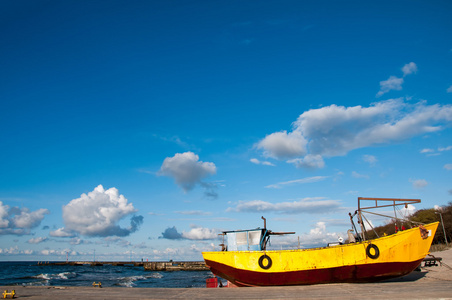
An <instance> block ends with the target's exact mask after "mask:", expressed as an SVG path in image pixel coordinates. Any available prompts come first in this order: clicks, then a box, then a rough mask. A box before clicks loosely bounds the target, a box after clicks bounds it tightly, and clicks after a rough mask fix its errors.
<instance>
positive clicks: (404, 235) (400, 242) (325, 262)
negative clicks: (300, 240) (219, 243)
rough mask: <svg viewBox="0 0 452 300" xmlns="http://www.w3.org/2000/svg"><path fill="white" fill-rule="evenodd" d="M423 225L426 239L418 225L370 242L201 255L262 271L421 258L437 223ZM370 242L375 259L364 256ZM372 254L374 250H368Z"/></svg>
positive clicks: (244, 268)
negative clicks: (266, 264)
mask: <svg viewBox="0 0 452 300" xmlns="http://www.w3.org/2000/svg"><path fill="white" fill-rule="evenodd" d="M424 227H425V228H426V229H427V230H431V234H430V236H429V237H428V238H426V239H422V237H421V234H420V230H419V228H418V227H415V228H412V229H408V230H404V231H399V232H398V233H396V234H393V235H388V236H384V237H381V238H378V239H374V240H370V241H365V242H360V243H352V244H345V245H339V246H333V247H325V248H314V249H303V250H277V251H216V252H203V253H202V255H203V257H204V259H205V260H210V261H214V262H218V263H221V264H224V265H228V266H230V267H233V268H236V269H241V270H248V271H255V272H263V273H267V272H269V273H272V272H289V271H302V270H312V269H327V268H335V267H342V266H350V265H362V264H370V263H388V262H389V263H390V262H413V261H417V260H421V259H423V258H424V257H425V256H426V255H427V254H428V253H429V249H430V245H431V243H432V240H433V237H434V236H435V232H436V229H437V227H438V222H436V223H431V224H428V225H425V226H424ZM369 244H374V245H376V246H377V247H378V249H379V251H380V255H379V257H378V258H376V259H372V258H370V257H368V256H367V254H366V247H367V246H368V245H369ZM264 253H265V254H266V255H268V256H269V257H270V258H271V259H272V261H273V264H272V267H271V268H269V269H267V270H264V269H262V268H261V267H260V266H259V263H258V261H259V258H260V257H261V256H262V255H263V254H264ZM371 254H374V252H373V251H371Z"/></svg>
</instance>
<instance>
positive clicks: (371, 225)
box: [363, 214, 380, 237]
mask: <svg viewBox="0 0 452 300" xmlns="http://www.w3.org/2000/svg"><path fill="white" fill-rule="evenodd" d="M363 217H364V220H366V222H367V224H369V226H370V228H372V230H373V231H374V233H375V235H376V236H377V237H380V236H379V235H378V233H377V232H376V231H375V228H374V227H373V226H372V224H370V222H369V220H367V218H366V216H365V215H364V214H363Z"/></svg>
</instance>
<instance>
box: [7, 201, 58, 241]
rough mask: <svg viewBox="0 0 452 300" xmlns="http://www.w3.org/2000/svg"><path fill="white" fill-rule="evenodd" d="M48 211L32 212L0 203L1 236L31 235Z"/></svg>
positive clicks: (41, 209) (42, 209) (24, 208)
mask: <svg viewBox="0 0 452 300" xmlns="http://www.w3.org/2000/svg"><path fill="white" fill-rule="evenodd" d="M49 213H50V212H49V210H48V209H44V208H40V209H38V210H35V211H30V210H29V209H28V208H26V207H23V208H19V207H10V206H8V205H4V204H3V202H2V201H0V234H16V235H23V234H30V230H31V229H33V228H36V227H37V226H39V225H40V224H41V221H42V220H43V219H44V216H45V215H47V214H49Z"/></svg>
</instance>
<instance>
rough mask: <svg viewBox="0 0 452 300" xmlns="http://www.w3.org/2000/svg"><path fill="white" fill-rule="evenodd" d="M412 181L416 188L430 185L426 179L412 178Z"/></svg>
mask: <svg viewBox="0 0 452 300" xmlns="http://www.w3.org/2000/svg"><path fill="white" fill-rule="evenodd" d="M410 182H411V183H413V187H414V188H416V189H421V188H424V187H426V186H427V185H428V182H427V180H425V179H410Z"/></svg>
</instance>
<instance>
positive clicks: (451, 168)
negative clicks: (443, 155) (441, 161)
mask: <svg viewBox="0 0 452 300" xmlns="http://www.w3.org/2000/svg"><path fill="white" fill-rule="evenodd" d="M444 169H446V170H447V171H450V170H452V164H445V165H444Z"/></svg>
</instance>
